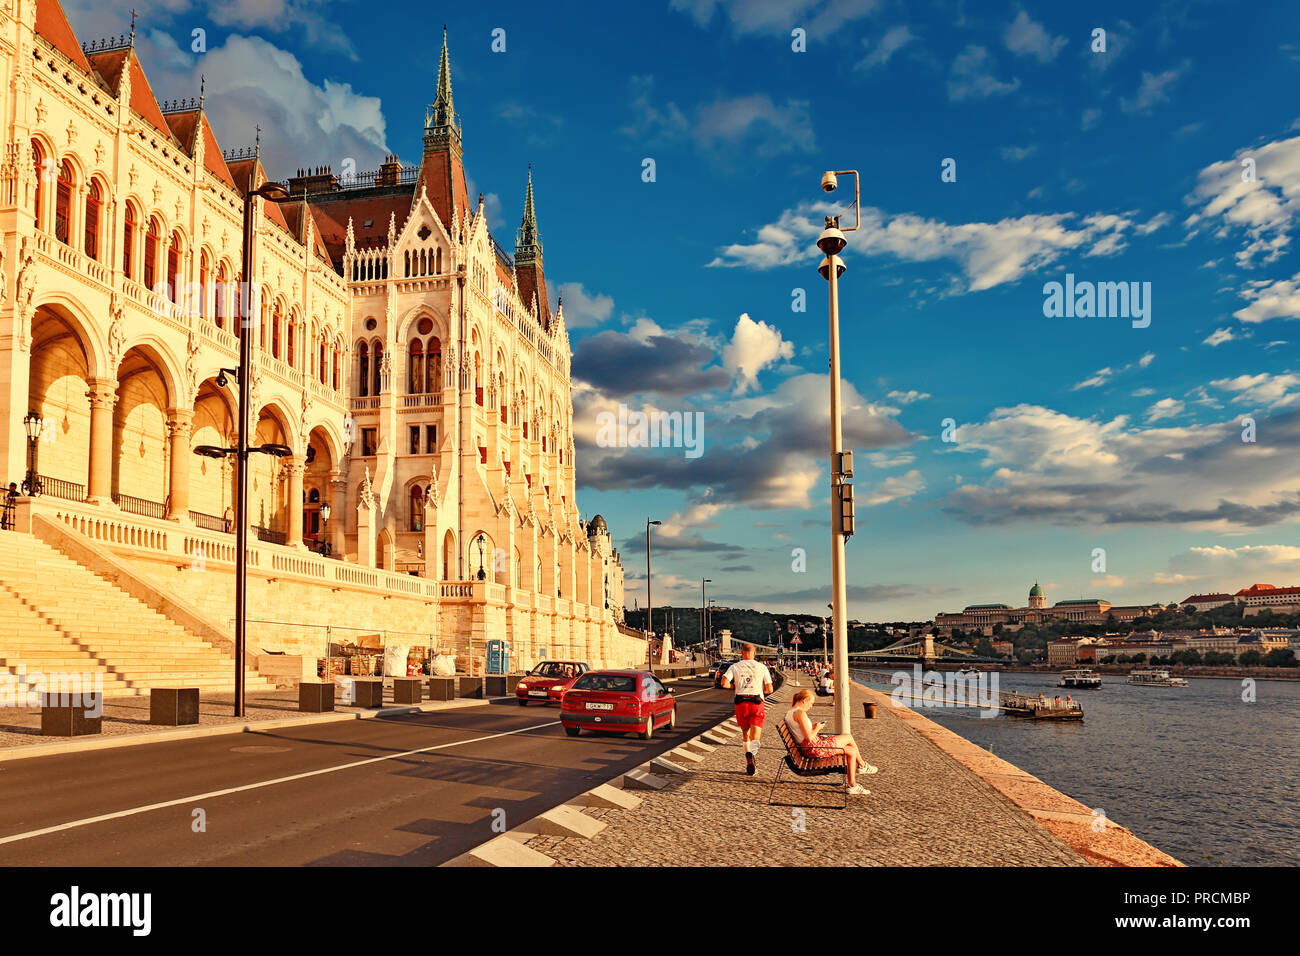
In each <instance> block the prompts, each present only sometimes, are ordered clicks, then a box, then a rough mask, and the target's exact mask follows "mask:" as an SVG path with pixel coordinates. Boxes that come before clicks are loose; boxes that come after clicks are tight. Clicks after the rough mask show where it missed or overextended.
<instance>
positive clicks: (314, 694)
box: [298, 680, 334, 714]
mask: <svg viewBox="0 0 1300 956" xmlns="http://www.w3.org/2000/svg"><path fill="white" fill-rule="evenodd" d="M333 709H334V682H333V681H328V682H326V681H307V680H305V681H303V682H301V683H300V684H299V685H298V710H299V711H301V712H302V713H304V714H327V713H329V712H330V711H332V710H333Z"/></svg>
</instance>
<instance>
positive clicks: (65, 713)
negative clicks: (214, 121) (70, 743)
mask: <svg viewBox="0 0 1300 956" xmlns="http://www.w3.org/2000/svg"><path fill="white" fill-rule="evenodd" d="M103 714H104V698H103V696H102V695H99V700H98V703H89V704H88V703H85V702H84V699H83V698H82V697H81V696H80V695H77V694H72V695H66V694H42V695H41V736H43V737H88V736H90V735H91V734H97V733H100V732H101V731H102V730H103V723H104V717H103Z"/></svg>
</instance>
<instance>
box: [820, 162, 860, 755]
mask: <svg viewBox="0 0 1300 956" xmlns="http://www.w3.org/2000/svg"><path fill="white" fill-rule="evenodd" d="M838 176H852V177H853V195H854V199H853V203H852V205H851V206H850V207H849V208H851V209H852V210H853V225H852V226H850V227H849V228H848V229H846V230H843V231H841V229H840V217H839V216H827V217H826V228H825V229H823V230H822V234H821V235H820V236H818V237H817V248H818V249H820V250H821V251H822V253H823V254H824V255H825V256H826V258H824V259H823V260H822V261H821V265H819V266H818V267H817V271H818V272H819V273H820V274H821V277H822V278H823V279H825V280H826V282H827V284H828V285H829V288H830V353H831V355H830V359H831V600H832V604H831V615H832V617H831V624H832V626H833V627H834V628H835V640H834V644H833V647H834V652H835V668H834V669H835V725H834V729H835V732H836V733H840V734H846V733H848V732H849V693H848V691H847V689H846V688H847V687H848V686H849V682H848V679H847V678H848V671H849V647H848V638H849V635H848V628H847V627H846V623H847V621H848V615H847V612H846V608H847V605H848V586H847V584H846V582H845V574H844V543H845V541H846V540H847V539H848V538H849V537H850V536H851V535H852V534H853V485H851V484H850V483H849V482H848V479H849V478H852V477H853V453H852V452H846V451H844V433H843V429H842V428H841V424H840V289H839V279H840V276H841V275H843V274H844V262H843V261H842V260H841V259H840V256H839V254H840V253H841V252H843V251H844V247H845V246H847V245H848V239H846V238H845V236H844V232H852V231H853V230H855V229H857V228H858V227H859V226H860V225H862V207H861V205H860V201H861V199H862V183H861V180H860V179H859V177H858V173H857V170H854V169H848V170H839V171H831V170H828V171H827V172H825V173H823V174H822V189H823V191H825V192H828V193H829V192H834V191H835V188H836V186H837V185H838V179H837V177H838Z"/></svg>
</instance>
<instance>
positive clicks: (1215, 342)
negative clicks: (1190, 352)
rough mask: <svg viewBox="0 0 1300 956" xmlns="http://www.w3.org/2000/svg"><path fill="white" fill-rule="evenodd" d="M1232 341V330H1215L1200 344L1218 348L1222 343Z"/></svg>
mask: <svg viewBox="0 0 1300 956" xmlns="http://www.w3.org/2000/svg"><path fill="white" fill-rule="evenodd" d="M1232 339H1233V334H1232V329H1215V330H1214V331H1213V332H1211V333H1210V334H1209V335H1207V336H1206V337H1205V340H1204V341H1203V342H1201V344H1202V345H1209V346H1219V345H1222V344H1223V343H1224V342H1231V341H1232Z"/></svg>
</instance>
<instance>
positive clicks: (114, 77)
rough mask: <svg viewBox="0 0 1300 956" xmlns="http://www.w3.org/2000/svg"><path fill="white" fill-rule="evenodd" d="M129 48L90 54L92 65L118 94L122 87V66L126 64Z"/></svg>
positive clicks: (114, 92)
mask: <svg viewBox="0 0 1300 956" xmlns="http://www.w3.org/2000/svg"><path fill="white" fill-rule="evenodd" d="M129 52H130V51H129V50H109V51H108V52H107V53H92V54H90V65H91V66H93V67H94V68H95V72H96V73H98V74H99V75H100V78H101V79H103V81H104V82H105V83H106V84H108V88H109V89H110V90H111V91H112V92H113V95H114V96H117V95H118V94H119V93H120V92H121V89H122V67H123V66H125V65H126V55H127V53H129Z"/></svg>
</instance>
